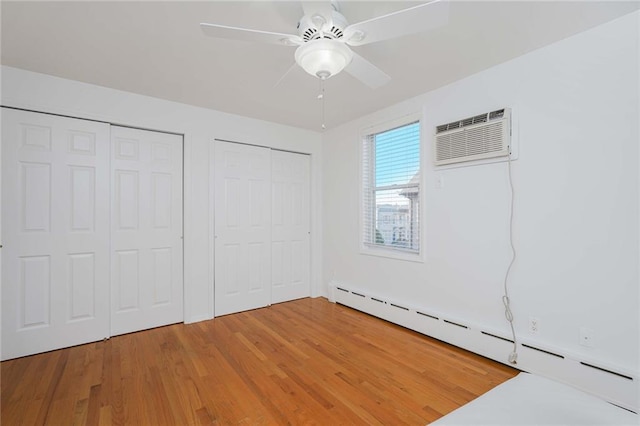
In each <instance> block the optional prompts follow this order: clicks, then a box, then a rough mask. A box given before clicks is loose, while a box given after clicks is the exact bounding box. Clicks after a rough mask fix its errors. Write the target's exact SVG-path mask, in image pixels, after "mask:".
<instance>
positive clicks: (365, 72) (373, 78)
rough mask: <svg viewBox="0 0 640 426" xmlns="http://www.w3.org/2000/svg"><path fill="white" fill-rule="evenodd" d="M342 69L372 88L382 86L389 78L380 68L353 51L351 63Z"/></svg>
mask: <svg viewBox="0 0 640 426" xmlns="http://www.w3.org/2000/svg"><path fill="white" fill-rule="evenodd" d="M344 70H345V71H346V72H347V73H349V74H351V75H352V76H354V77H355V78H357V79H358V80H360V81H361V82H363V83H364V84H366V85H367V86H369V87H371V88H372V89H377V88H378V87H381V86H384V85H385V84H387V83H388V82H389V80H391V77H389V76H388V75H387V74H385V73H384V72H383V71H382V70H381V69H380V68H378V67H376V66H375V65H373V64H372V63H371V62H369V61H367V60H366V59H365V58H363V57H362V56H360V55H358V54H357V53H355V52H353V59H352V60H351V63H350V64H349V65H347V67H346V68H345V69H344Z"/></svg>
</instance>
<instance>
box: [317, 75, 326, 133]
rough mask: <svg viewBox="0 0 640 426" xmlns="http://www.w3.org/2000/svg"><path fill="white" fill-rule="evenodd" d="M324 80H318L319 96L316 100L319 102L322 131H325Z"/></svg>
mask: <svg viewBox="0 0 640 426" xmlns="http://www.w3.org/2000/svg"><path fill="white" fill-rule="evenodd" d="M325 80H326V79H325V78H320V94H319V95H318V99H319V100H320V109H321V111H322V112H321V114H322V125H321V126H320V127H321V128H322V130H324V129H326V125H325V121H324V82H325Z"/></svg>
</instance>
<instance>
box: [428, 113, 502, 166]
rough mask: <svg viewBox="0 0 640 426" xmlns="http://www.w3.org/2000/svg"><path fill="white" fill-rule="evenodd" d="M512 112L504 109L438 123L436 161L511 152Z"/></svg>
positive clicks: (458, 161) (497, 155)
mask: <svg viewBox="0 0 640 426" xmlns="http://www.w3.org/2000/svg"><path fill="white" fill-rule="evenodd" d="M510 137H511V114H510V110H509V109H504V108H503V109H500V110H496V111H492V112H488V113H484V114H480V115H476V116H473V117H469V118H465V119H462V120H457V121H453V122H451V123H447V124H441V125H439V126H436V135H435V149H434V151H435V153H434V154H435V161H434V162H435V165H436V166H440V165H445V164H453V163H460V162H464V161H472V160H481V159H486V158H494V157H502V156H507V155H509V146H510Z"/></svg>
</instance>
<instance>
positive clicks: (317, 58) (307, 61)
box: [295, 39, 353, 80]
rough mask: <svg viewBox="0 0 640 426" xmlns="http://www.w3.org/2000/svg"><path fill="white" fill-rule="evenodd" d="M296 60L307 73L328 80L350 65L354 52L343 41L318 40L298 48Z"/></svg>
mask: <svg viewBox="0 0 640 426" xmlns="http://www.w3.org/2000/svg"><path fill="white" fill-rule="evenodd" d="M295 58H296V62H297V63H298V65H300V66H301V67H302V69H304V70H305V71H306V72H308V73H309V74H311V75H312V76H314V77H318V78H320V79H322V80H326V79H327V78H329V77H331V76H333V75H336V74H338V73H339V72H340V71H342V70H343V69H344V68H345V67H346V66H347V65H349V63H350V62H351V60H352V59H353V52H352V51H351V49H349V47H347V46H346V45H345V44H344V43H342V42H341V41H337V40H332V39H316V40H311V41H308V42H307V43H305V44H303V45H302V46H300V47H298V49H296V55H295Z"/></svg>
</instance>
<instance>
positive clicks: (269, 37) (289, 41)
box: [200, 23, 303, 46]
mask: <svg viewBox="0 0 640 426" xmlns="http://www.w3.org/2000/svg"><path fill="white" fill-rule="evenodd" d="M200 28H201V29H202V32H203V33H205V34H206V35H208V36H210V37H215V38H226V39H229V40H242V41H251V42H259V43H271V44H280V45H284V46H297V45H299V44H302V43H303V41H302V39H301V38H300V36H297V35H294V34H283V33H273V32H269V31H260V30H250V29H247V28H237V27H228V26H226V25H217V24H207V23H202V24H200Z"/></svg>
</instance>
